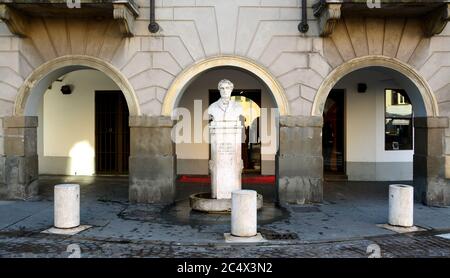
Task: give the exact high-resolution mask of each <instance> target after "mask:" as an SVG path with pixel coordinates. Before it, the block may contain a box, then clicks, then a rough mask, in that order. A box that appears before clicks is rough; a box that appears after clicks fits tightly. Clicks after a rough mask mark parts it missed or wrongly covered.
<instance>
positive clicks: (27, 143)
mask: <svg viewBox="0 0 450 278" xmlns="http://www.w3.org/2000/svg"><path fill="white" fill-rule="evenodd" d="M37 126H38V118H37V117H28V116H14V117H5V118H3V128H4V152H5V156H4V157H2V159H0V163H1V165H0V167H2V171H1V172H2V173H3V175H4V176H3V177H2V180H3V181H4V183H5V184H6V192H3V193H2V195H6V196H4V197H6V198H8V199H27V198H30V197H34V196H36V195H37V194H38V182H37V180H38V156H37V131H36V128H37Z"/></svg>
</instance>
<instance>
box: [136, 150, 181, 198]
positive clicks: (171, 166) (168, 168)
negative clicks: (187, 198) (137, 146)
mask: <svg viewBox="0 0 450 278" xmlns="http://www.w3.org/2000/svg"><path fill="white" fill-rule="evenodd" d="M175 163H176V158H175V157H174V156H164V155H154V156H130V188H129V199H130V202H137V203H172V202H173V201H174V199H175V178H176V175H175Z"/></svg>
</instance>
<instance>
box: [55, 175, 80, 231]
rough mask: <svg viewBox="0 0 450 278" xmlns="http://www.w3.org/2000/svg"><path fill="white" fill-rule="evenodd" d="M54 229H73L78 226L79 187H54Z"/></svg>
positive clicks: (63, 185)
mask: <svg viewBox="0 0 450 278" xmlns="http://www.w3.org/2000/svg"><path fill="white" fill-rule="evenodd" d="M54 193H55V212H54V216H55V227H56V228H60V229H70V228H75V227H78V226H79V225H80V185H79V184H58V185H55V192H54Z"/></svg>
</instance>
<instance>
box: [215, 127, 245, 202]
mask: <svg viewBox="0 0 450 278" xmlns="http://www.w3.org/2000/svg"><path fill="white" fill-rule="evenodd" d="M209 132H210V135H211V137H210V140H211V160H210V161H209V169H210V170H211V197H212V198H213V199H230V198H231V192H233V191H235V190H240V189H241V174H242V168H243V162H242V157H241V147H242V124H241V122H240V121H212V122H211V124H210V125H209Z"/></svg>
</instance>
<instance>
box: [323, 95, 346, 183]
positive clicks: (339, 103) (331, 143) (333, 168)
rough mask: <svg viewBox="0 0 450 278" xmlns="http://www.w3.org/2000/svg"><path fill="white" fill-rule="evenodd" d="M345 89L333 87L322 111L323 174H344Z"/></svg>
mask: <svg viewBox="0 0 450 278" xmlns="http://www.w3.org/2000/svg"><path fill="white" fill-rule="evenodd" d="M344 100H345V91H344V90H340V89H333V90H332V91H331V92H330V94H329V95H328V98H327V101H326V103H325V107H324V110H323V111H324V112H323V130H322V134H323V136H322V151H323V163H324V171H325V175H327V174H331V175H336V174H338V175H345V155H344V154H345V149H344V148H345V135H344V134H345V118H344V117H345V116H344V115H345V101H344Z"/></svg>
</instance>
